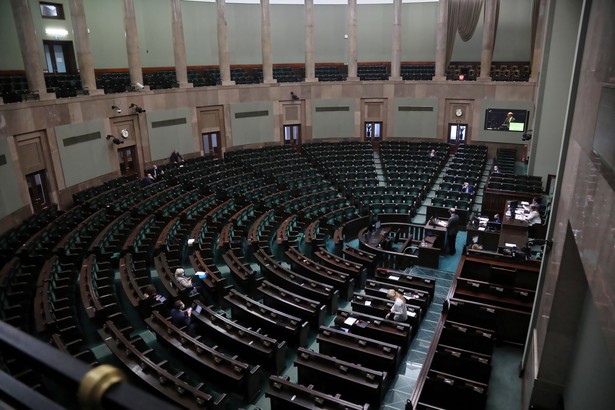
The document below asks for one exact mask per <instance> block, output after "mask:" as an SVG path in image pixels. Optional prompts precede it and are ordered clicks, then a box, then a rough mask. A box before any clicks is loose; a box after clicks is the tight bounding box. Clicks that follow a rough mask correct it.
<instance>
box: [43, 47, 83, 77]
mask: <svg viewBox="0 0 615 410" xmlns="http://www.w3.org/2000/svg"><path fill="white" fill-rule="evenodd" d="M43 48H44V51H45V61H46V62H47V72H48V73H54V74H66V73H71V74H72V73H77V63H76V61H75V52H74V49H73V43H72V41H52V40H43Z"/></svg>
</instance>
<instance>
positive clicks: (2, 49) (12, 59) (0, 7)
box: [0, 1, 24, 70]
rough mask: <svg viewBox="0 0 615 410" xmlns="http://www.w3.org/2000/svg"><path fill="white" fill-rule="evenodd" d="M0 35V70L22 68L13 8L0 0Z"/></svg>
mask: <svg viewBox="0 0 615 410" xmlns="http://www.w3.org/2000/svg"><path fill="white" fill-rule="evenodd" d="M0 37H2V41H0V56H2V58H0V70H23V68H24V65H23V60H22V58H21V53H20V52H19V40H18V39H17V29H16V28H15V20H14V19H13V9H12V8H11V4H10V2H8V1H0Z"/></svg>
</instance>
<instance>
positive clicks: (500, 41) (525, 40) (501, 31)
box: [476, 0, 533, 61]
mask: <svg viewBox="0 0 615 410" xmlns="http://www.w3.org/2000/svg"><path fill="white" fill-rule="evenodd" d="M532 1H533V0H515V1H500V14H499V20H498V31H497V35H496V37H495V47H494V49H493V61H529V60H530V58H531V54H532V53H531V50H532V44H531V42H532ZM476 29H477V30H480V31H481V32H482V26H478V27H477V28H476ZM478 61H480V54H479V55H478Z"/></svg>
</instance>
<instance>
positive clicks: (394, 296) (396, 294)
mask: <svg viewBox="0 0 615 410" xmlns="http://www.w3.org/2000/svg"><path fill="white" fill-rule="evenodd" d="M400 296H401V295H400V294H399V292H397V291H396V290H395V289H389V291H388V292H387V298H389V299H391V300H395V299H397V298H398V297H400Z"/></svg>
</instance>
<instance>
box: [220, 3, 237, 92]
mask: <svg viewBox="0 0 615 410" xmlns="http://www.w3.org/2000/svg"><path fill="white" fill-rule="evenodd" d="M216 4H217V7H218V65H219V66H220V79H221V80H222V85H234V84H235V81H231V64H230V62H229V55H228V35H227V31H226V17H225V16H224V8H225V5H226V2H225V1H224V0H216Z"/></svg>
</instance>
